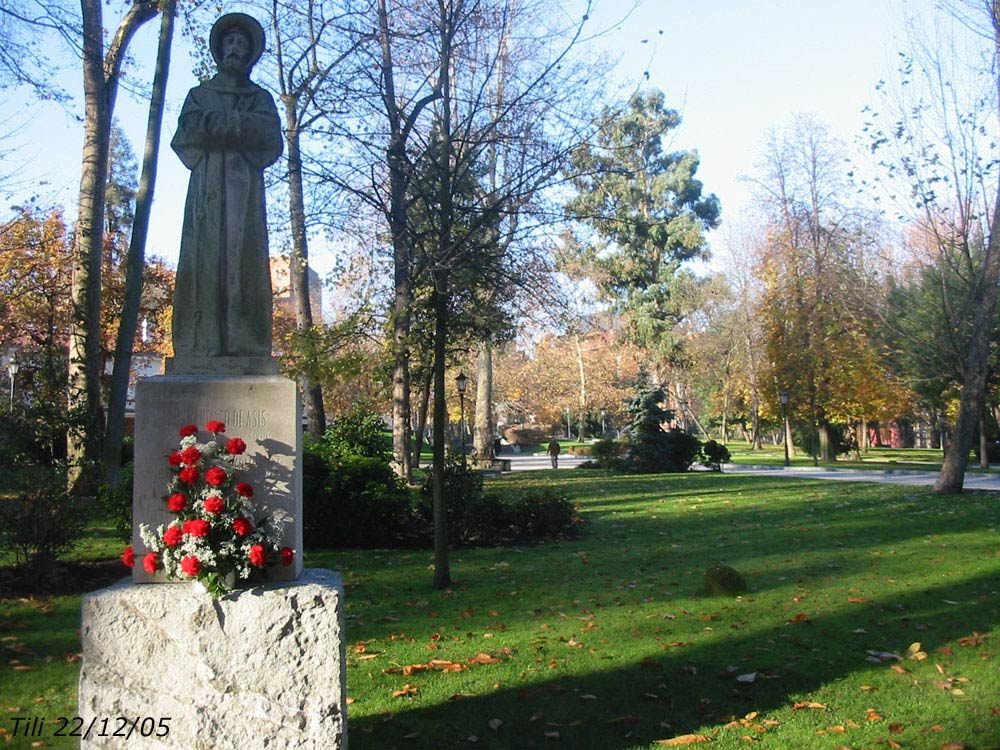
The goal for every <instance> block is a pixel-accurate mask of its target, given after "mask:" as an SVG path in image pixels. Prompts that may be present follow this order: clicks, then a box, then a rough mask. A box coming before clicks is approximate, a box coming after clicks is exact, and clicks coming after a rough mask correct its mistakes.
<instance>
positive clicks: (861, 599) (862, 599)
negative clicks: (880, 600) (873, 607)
mask: <svg viewBox="0 0 1000 750" xmlns="http://www.w3.org/2000/svg"><path fill="white" fill-rule="evenodd" d="M847 601H849V602H850V603H851V604H868V602H870V601H871V599H869V598H868V597H867V596H849V597H847Z"/></svg>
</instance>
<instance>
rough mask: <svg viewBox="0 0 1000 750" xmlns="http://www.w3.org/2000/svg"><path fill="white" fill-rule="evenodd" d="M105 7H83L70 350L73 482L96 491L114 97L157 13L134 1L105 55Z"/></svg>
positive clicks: (145, 1) (87, 2)
mask: <svg viewBox="0 0 1000 750" xmlns="http://www.w3.org/2000/svg"><path fill="white" fill-rule="evenodd" d="M102 7H103V3H101V2H100V0H82V2H81V9H82V16H83V24H82V26H83V37H82V38H83V44H82V49H83V89H84V140H83V159H82V170H81V172H82V173H81V177H80V199H79V213H78V217H77V225H76V241H75V244H74V250H73V282H72V290H71V296H72V301H73V322H72V328H71V333H70V353H69V388H70V393H69V403H70V411H71V412H72V413H73V415H74V416H75V417H76V419H75V420H74V422H75V423H74V425H73V427H72V428H71V430H70V432H69V436H68V440H67V444H68V454H69V459H70V463H71V469H70V476H69V482H70V486H71V487H72V488H74V489H75V490H78V491H93V490H94V489H95V485H96V482H97V478H98V477H97V473H96V469H97V466H98V464H99V461H100V457H101V446H102V432H103V430H102V426H103V425H102V423H103V419H102V417H101V393H100V365H101V356H100V355H101V346H100V344H101V342H100V336H101V331H100V314H101V249H102V240H103V234H104V231H103V230H104V195H105V187H106V184H107V174H108V149H109V146H110V142H111V122H112V118H113V115H114V108H115V98H116V96H117V94H118V83H119V76H120V73H121V68H122V64H123V62H124V59H125V53H126V51H127V49H128V45H129V42H130V41H131V39H132V37H133V35H134V34H135V32H136V31H137V30H138V29H139V27H140V26H142V25H143V24H144V23H146V22H147V21H149V20H151V19H152V18H154V17H155V16H156V14H157V13H158V12H159V6H158V5H157V3H156V2H155V1H154V0H136V2H134V3H133V4H132V5H130V6H129V7H128V10H127V11H126V14H125V16H124V17H123V18H122V20H121V22H120V23H119V25H118V29H117V30H116V32H115V34H114V36H113V37H112V39H111V42H110V43H109V45H108V47H107V50H105V47H104V23H103V13H102Z"/></svg>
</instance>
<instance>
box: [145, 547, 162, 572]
mask: <svg viewBox="0 0 1000 750" xmlns="http://www.w3.org/2000/svg"><path fill="white" fill-rule="evenodd" d="M159 562H160V558H159V557H158V556H157V554H156V553H155V552H150V553H149V554H148V555H146V556H145V557H144V558H142V567H143V569H144V570H145V571H146V572H147V573H155V572H156V566H157V565H158V564H159Z"/></svg>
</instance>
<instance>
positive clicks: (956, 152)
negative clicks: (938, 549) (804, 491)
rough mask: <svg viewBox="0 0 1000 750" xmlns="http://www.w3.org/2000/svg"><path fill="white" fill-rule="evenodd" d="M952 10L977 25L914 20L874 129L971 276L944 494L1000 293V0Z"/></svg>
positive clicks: (965, 451)
mask: <svg viewBox="0 0 1000 750" xmlns="http://www.w3.org/2000/svg"><path fill="white" fill-rule="evenodd" d="M950 9H951V12H952V18H953V20H955V21H956V22H957V23H958V24H959V25H961V26H964V27H965V28H966V29H967V30H972V31H973V32H974V34H972V35H971V38H970V35H968V34H966V35H964V37H962V36H961V35H956V34H955V33H954V31H955V28H954V26H949V24H948V23H947V19H946V18H938V19H936V20H935V25H934V30H933V31H929V30H927V29H921V28H918V27H917V26H916V24H914V25H913V29H912V33H911V42H912V47H913V50H912V51H911V52H910V53H908V54H906V55H904V56H903V57H902V64H901V66H900V70H899V77H898V80H896V81H894V82H893V85H889V84H885V85H883V86H881V87H880V91H881V94H882V109H884V110H885V113H886V114H888V115H889V119H890V120H891V124H890V125H889V126H887V127H886V126H878V125H876V124H875V123H876V122H877V121H876V120H875V118H874V117H873V118H872V121H871V122H870V123H869V124H868V126H867V128H866V129H867V131H868V133H869V135H870V137H871V146H872V150H873V151H875V152H876V153H877V154H878V155H879V156H880V158H881V162H882V165H883V166H884V167H885V168H886V171H887V176H888V179H889V182H890V184H898V183H900V182H902V183H903V185H904V186H905V189H904V191H903V192H905V193H906V194H908V195H909V196H912V198H911V199H910V200H909V202H902V201H900V203H901V204H902V205H900V208H901V210H902V212H903V213H904V214H905V215H906V216H908V217H909V218H910V219H911V220H913V221H915V222H916V223H917V226H918V228H919V230H920V231H921V233H922V234H923V235H924V236H926V237H932V238H933V239H934V244H935V245H936V249H937V257H938V262H940V263H941V264H943V266H944V267H945V268H947V269H948V273H949V274H952V275H953V277H955V278H961V279H965V282H966V288H967V293H968V302H969V304H968V305H967V308H966V309H968V310H970V311H972V313H971V319H970V320H968V321H965V323H966V324H967V325H968V338H967V341H968V349H967V351H966V352H965V353H964V357H963V362H962V372H963V375H962V383H961V398H960V402H959V409H958V418H957V420H956V423H955V428H954V435H953V439H952V441H951V444H950V446H948V448H947V451H946V454H945V460H944V464H943V466H942V468H941V473H940V475H939V476H938V479H937V482H936V483H935V489H936V491H938V492H941V493H948V492H959V491H961V489H962V486H963V483H964V479H965V471H966V468H967V464H968V456H969V450H970V448H971V446H972V440H973V435H974V432H975V429H976V425H977V424H978V422H979V419H980V415H981V413H982V410H983V406H984V401H985V393H986V386H987V381H988V378H989V373H990V355H991V347H992V338H993V326H994V315H995V311H996V305H997V296H998V292H1000V210H998V209H1000V169H998V167H1000V165H998V162H997V145H996V143H995V140H996V139H995V134H996V132H997V130H998V129H1000V2H997V0H968V1H967V2H955V3H953V4H952V5H951V8H950ZM976 37H978V39H976ZM944 312H945V311H942V314H944Z"/></svg>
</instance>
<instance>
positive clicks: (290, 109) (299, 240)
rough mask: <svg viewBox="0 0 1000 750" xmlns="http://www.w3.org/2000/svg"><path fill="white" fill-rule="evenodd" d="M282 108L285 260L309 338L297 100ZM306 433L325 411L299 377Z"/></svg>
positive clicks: (320, 426)
mask: <svg viewBox="0 0 1000 750" xmlns="http://www.w3.org/2000/svg"><path fill="white" fill-rule="evenodd" d="M282 101H283V103H284V105H285V141H286V142H287V144H288V151H287V158H288V210H289V217H290V219H291V228H292V254H291V258H289V272H290V273H289V276H290V279H291V287H292V288H291V294H292V298H293V299H294V300H295V327H296V328H297V329H298V330H299V332H301V333H304V334H306V335H309V334H310V332H311V331H312V328H313V312H312V300H311V299H310V295H309V240H308V237H307V234H306V208H305V190H304V186H303V180H302V151H301V148H300V146H301V133H302V131H301V128H300V126H299V112H298V101H297V99H296V98H295V97H294V96H283V97H282ZM299 383H300V385H301V387H302V393H303V405H304V407H305V413H306V418H307V422H308V424H309V434H310V435H312V436H313V437H314V438H316V439H319V438H321V437H323V434H324V433H325V432H326V411H325V409H324V408H323V387H322V386H321V385H320V384H319V383H318V382H317V381H316V380H315V379H314V378H312V377H311V376H310V375H308V374H303V375H300V376H299Z"/></svg>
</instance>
